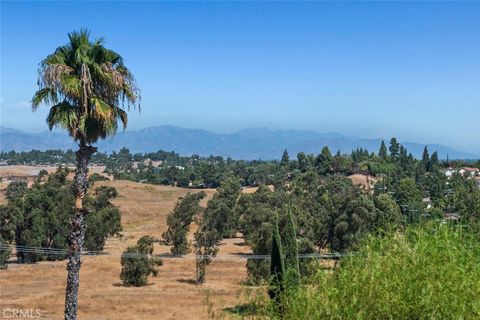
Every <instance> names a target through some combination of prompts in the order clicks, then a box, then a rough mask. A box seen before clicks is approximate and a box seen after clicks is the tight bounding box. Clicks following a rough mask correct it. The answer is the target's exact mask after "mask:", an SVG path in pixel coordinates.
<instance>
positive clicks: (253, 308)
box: [223, 303, 260, 317]
mask: <svg viewBox="0 0 480 320" xmlns="http://www.w3.org/2000/svg"><path fill="white" fill-rule="evenodd" d="M259 310H260V308H259V306H258V305H257V304H256V303H244V304H239V305H236V306H234V307H229V308H224V309H223V311H225V312H228V313H231V314H235V315H237V316H241V317H248V316H254V315H256V314H257V313H258V311H259Z"/></svg>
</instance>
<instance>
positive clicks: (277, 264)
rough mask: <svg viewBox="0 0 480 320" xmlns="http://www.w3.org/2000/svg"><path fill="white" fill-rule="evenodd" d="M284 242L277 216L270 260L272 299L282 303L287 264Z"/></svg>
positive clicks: (270, 291)
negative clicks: (281, 297)
mask: <svg viewBox="0 0 480 320" xmlns="http://www.w3.org/2000/svg"><path fill="white" fill-rule="evenodd" d="M283 259H284V258H283V250H282V241H281V239H280V231H279V228H278V216H275V221H274V223H273V233H272V253H271V259H270V286H269V289H268V295H269V296H270V299H272V300H274V301H276V302H277V303H278V302H280V295H281V294H282V292H283V290H284V277H285V264H284V260H283Z"/></svg>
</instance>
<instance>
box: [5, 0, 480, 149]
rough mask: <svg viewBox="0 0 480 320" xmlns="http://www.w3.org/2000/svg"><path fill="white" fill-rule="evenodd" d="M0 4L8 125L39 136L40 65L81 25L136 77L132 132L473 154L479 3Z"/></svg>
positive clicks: (478, 115) (478, 111)
mask: <svg viewBox="0 0 480 320" xmlns="http://www.w3.org/2000/svg"><path fill="white" fill-rule="evenodd" d="M1 7H2V10H1V17H2V19H1V20H2V21H1V26H2V28H1V43H2V45H1V60H2V71H1V94H0V104H1V109H2V112H1V116H2V117H1V125H2V126H4V127H10V128H14V129H20V130H23V131H30V132H41V131H44V130H46V129H47V126H46V124H45V118H46V113H47V108H40V110H39V111H37V112H36V113H32V112H31V110H30V106H29V102H28V101H29V100H30V98H31V96H32V94H33V92H34V91H35V89H36V79H37V73H36V70H37V66H38V63H39V62H40V60H41V59H42V58H44V57H46V56H47V55H48V54H50V53H51V52H53V51H54V50H55V48H56V47H58V46H60V45H62V44H64V43H66V41H67V33H68V32H71V31H73V30H78V29H79V28H81V27H87V28H89V29H90V30H91V32H92V36H93V38H96V37H104V38H105V40H106V46H107V47H109V48H112V49H114V50H116V51H118V52H119V53H120V54H121V55H122V56H123V57H124V58H125V61H126V64H127V66H128V67H129V68H130V69H131V71H132V72H133V73H134V74H135V75H136V78H137V81H138V84H139V86H140V88H141V90H142V113H141V114H138V113H137V112H135V111H133V112H131V113H130V121H129V129H135V130H136V129H141V128H144V127H151V126H156V125H167V124H168V125H174V126H178V127H183V128H198V129H203V130H208V131H212V132H218V133H231V132H235V131H238V130H240V129H244V128H252V127H268V128H270V129H274V130H276V129H285V130H288V129H293V130H312V131H316V132H324V133H328V132H338V133H341V134H344V135H349V136H358V137H362V138H386V137H393V136H395V137H397V138H398V139H399V140H401V141H414V142H418V143H439V144H443V145H448V146H452V147H455V148H458V149H462V150H478V149H480V139H479V138H480V134H479V133H478V131H479V130H478V119H480V89H479V85H478V84H479V83H480V3H478V2H477V3H476V2H462V3H453V2H442V3H430V2H429V3H408V4H407V3H401V2H394V3H379V2H375V3H366V2H361V3H348V4H346V3H323V2H322V3H310V2H308V3H307V2H301V3H293V2H289V3H283V2H282V3H273V2H267V3H253V2H247V3H245V2H235V3H232V2H201V3H186V2H180V3H172V2H168V3H158V2H142V3H136V2H121V3H116V4H115V6H111V5H110V3H108V2H99V3H96V2H95V3H94V2H87V3H78V2H60V3H58V2H57V3H48V2H47V3H38V2H2V3H1ZM59 25H61V26H62V27H61V28H59V27H58V26H59ZM39 26H41V27H39Z"/></svg>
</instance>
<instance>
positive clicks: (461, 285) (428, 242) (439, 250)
mask: <svg viewBox="0 0 480 320" xmlns="http://www.w3.org/2000/svg"><path fill="white" fill-rule="evenodd" d="M478 279H480V244H479V241H478V240H477V239H476V238H475V237H474V236H471V235H469V234H467V233H463V234H462V233H461V232H460V231H458V230H452V229H451V228H450V227H449V226H441V227H438V228H437V229H436V230H427V229H409V230H407V231H406V232H405V233H404V234H401V235H400V234H398V233H397V234H394V235H391V236H387V237H384V238H379V237H373V236H372V237H369V238H368V239H367V240H366V242H365V244H364V245H363V247H362V248H361V250H360V252H359V253H358V254H355V255H352V256H350V257H348V258H345V259H344V260H342V262H341V267H340V268H339V269H338V270H336V271H334V272H326V271H323V270H319V271H318V273H317V275H316V276H314V277H312V278H310V279H309V282H308V283H309V284H308V285H306V286H305V287H303V288H302V289H301V290H287V291H286V293H285V295H284V296H283V297H282V300H281V304H282V310H283V311H284V317H285V319H405V320H407V319H479V318H480V281H479V280H478ZM270 309H271V308H270ZM270 309H269V310H270ZM269 310H266V312H267V313H268V312H270V313H271V314H270V316H271V318H275V317H276V313H275V312H274V311H269Z"/></svg>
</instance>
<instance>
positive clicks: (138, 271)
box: [120, 236, 163, 287]
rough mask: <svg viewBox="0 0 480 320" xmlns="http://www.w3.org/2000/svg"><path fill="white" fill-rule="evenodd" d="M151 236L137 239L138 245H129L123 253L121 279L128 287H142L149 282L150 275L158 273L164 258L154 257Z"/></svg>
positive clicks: (153, 240)
mask: <svg viewBox="0 0 480 320" xmlns="http://www.w3.org/2000/svg"><path fill="white" fill-rule="evenodd" d="M154 242H155V239H154V238H153V237H151V236H143V237H141V238H140V239H139V240H138V241H137V245H136V246H132V247H128V248H127V249H126V250H125V251H124V252H123V254H122V257H121V264H122V271H121V273H120V279H121V280H122V282H123V285H124V286H126V287H130V286H134V287H141V286H144V285H146V284H147V280H148V276H150V275H153V276H154V277H156V276H157V275H158V267H159V266H161V265H162V264H163V263H162V260H161V259H160V258H157V257H153V256H152V253H153V243H154Z"/></svg>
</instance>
